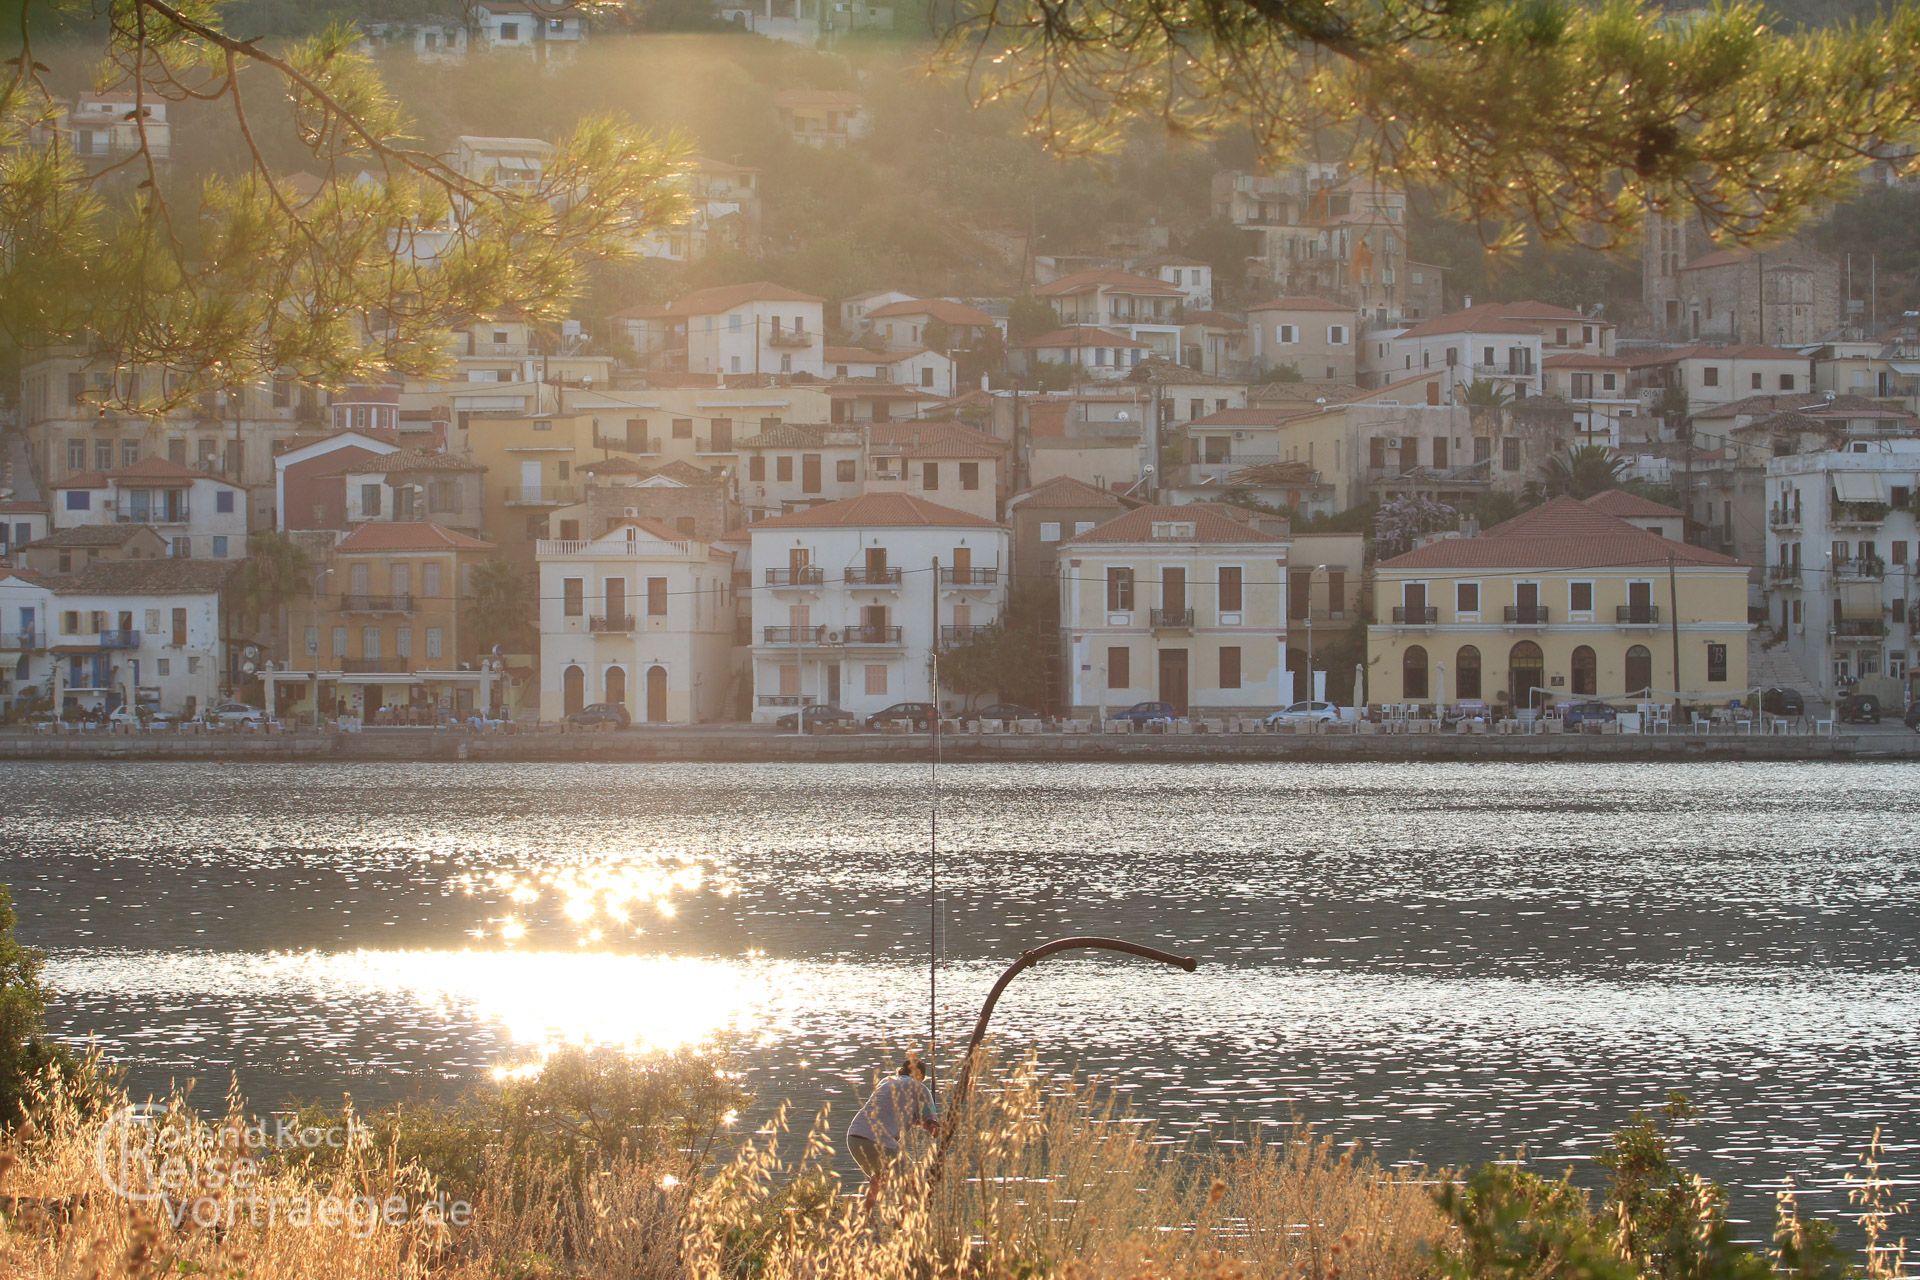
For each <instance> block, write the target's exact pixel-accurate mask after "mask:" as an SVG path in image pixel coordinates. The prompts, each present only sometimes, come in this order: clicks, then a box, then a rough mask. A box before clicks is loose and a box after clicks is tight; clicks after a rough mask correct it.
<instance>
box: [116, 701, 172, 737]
mask: <svg viewBox="0 0 1920 1280" xmlns="http://www.w3.org/2000/svg"><path fill="white" fill-rule="evenodd" d="M107 723H109V724H111V725H113V726H114V727H115V728H121V727H125V728H129V729H138V730H143V731H145V732H149V733H152V732H157V731H159V730H163V729H171V728H173V724H174V720H173V717H172V716H171V715H169V714H168V713H167V712H165V711H147V712H140V711H136V710H134V709H133V708H132V707H128V706H119V707H115V708H114V709H113V714H112V715H110V716H108V717H107Z"/></svg>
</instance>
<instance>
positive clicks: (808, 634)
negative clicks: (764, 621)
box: [761, 627, 827, 644]
mask: <svg viewBox="0 0 1920 1280" xmlns="http://www.w3.org/2000/svg"><path fill="white" fill-rule="evenodd" d="M761 634H762V636H763V638H764V640H765V643H767V644H825V643H826V641H827V629H826V628H825V627H765V628H762V632H761Z"/></svg>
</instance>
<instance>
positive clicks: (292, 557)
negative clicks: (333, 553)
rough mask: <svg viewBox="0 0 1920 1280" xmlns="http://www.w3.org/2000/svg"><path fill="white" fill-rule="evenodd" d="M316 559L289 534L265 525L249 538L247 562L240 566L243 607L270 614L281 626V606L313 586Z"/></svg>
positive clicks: (255, 614) (252, 612)
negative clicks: (314, 561) (265, 527)
mask: <svg viewBox="0 0 1920 1280" xmlns="http://www.w3.org/2000/svg"><path fill="white" fill-rule="evenodd" d="M312 573H313V561H312V558H311V557H310V556H308V555H307V552H306V549H305V548H304V547H302V546H301V545H300V544H299V543H297V542H295V541H294V540H293V539H292V538H289V537H288V536H287V535H286V534H284V533H280V532H278V531H276V530H273V529H262V530H259V531H258V532H256V533H253V534H251V535H249V536H248V538H247V562H246V564H244V565H242V566H241V568H240V582H239V595H240V607H241V608H242V609H243V610H244V611H245V612H246V614H247V615H248V616H249V617H254V618H258V617H259V616H260V615H262V614H267V615H270V616H271V617H272V618H273V619H274V623H275V625H276V626H277V625H278V624H279V615H280V610H281V608H282V607H283V606H285V605H286V604H287V603H289V602H290V601H291V600H293V598H294V597H295V596H299V595H304V594H306V592H308V591H309V590H311V589H312V586H313V581H312Z"/></svg>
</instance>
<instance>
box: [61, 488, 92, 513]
mask: <svg viewBox="0 0 1920 1280" xmlns="http://www.w3.org/2000/svg"><path fill="white" fill-rule="evenodd" d="M67 510H69V511H91V510H93V495H92V494H91V493H89V492H87V491H86V490H85V489H69V490H67Z"/></svg>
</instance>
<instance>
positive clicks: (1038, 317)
mask: <svg viewBox="0 0 1920 1280" xmlns="http://www.w3.org/2000/svg"><path fill="white" fill-rule="evenodd" d="M1059 327H1060V317H1059V316H1058V315H1057V314H1055V312H1054V310H1053V304H1052V303H1049V302H1047V301H1045V300H1044V299H1041V298H1034V297H1021V298H1015V299H1014V300H1013V302H1012V303H1011V304H1009V305H1008V307H1007V336H1008V337H1010V338H1012V339H1013V340H1014V341H1015V342H1025V341H1026V340H1027V339H1028V338H1037V337H1039V336H1040V335H1041V334H1043V333H1049V332H1051V331H1053V330H1055V329H1058V328H1059Z"/></svg>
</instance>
